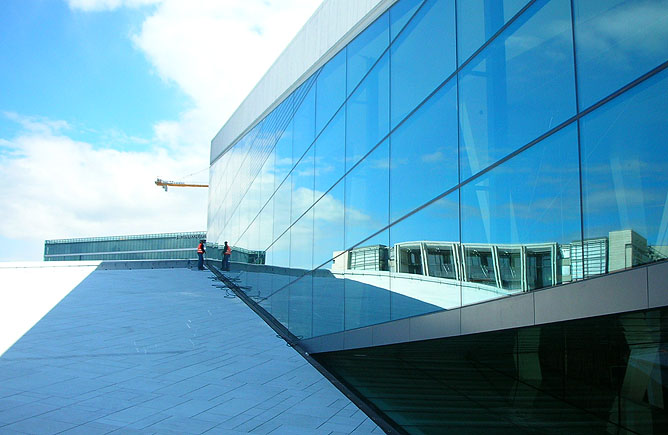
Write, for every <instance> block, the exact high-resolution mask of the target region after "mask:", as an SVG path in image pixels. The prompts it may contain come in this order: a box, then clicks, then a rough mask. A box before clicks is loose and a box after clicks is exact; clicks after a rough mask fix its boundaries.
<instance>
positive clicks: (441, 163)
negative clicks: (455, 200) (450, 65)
mask: <svg viewBox="0 0 668 435" xmlns="http://www.w3.org/2000/svg"><path fill="white" fill-rule="evenodd" d="M454 83H455V81H453V83H452V84H448V85H447V86H444V87H443V88H442V89H441V90H440V91H439V92H438V93H436V94H435V95H434V96H433V97H432V98H430V99H429V100H428V101H427V102H426V103H425V104H424V105H423V106H422V107H421V108H420V109H419V110H418V111H417V112H415V113H414V114H413V115H411V117H410V118H408V119H407V120H406V122H405V123H403V124H402V125H401V126H400V127H399V128H398V129H397V130H396V131H395V132H394V133H392V136H391V139H390V140H391V143H390V145H391V152H390V159H391V162H390V220H391V221H394V220H396V219H398V218H399V217H401V216H403V215H404V214H406V213H408V212H409V211H411V210H413V209H414V208H416V207H418V206H420V205H422V204H423V203H425V202H427V201H429V200H431V199H433V198H435V197H436V196H438V195H440V194H441V193H443V192H445V191H446V190H447V189H448V188H450V187H453V186H455V185H457V181H458V175H457V174H458V168H457V89H456V87H455V86H454Z"/></svg>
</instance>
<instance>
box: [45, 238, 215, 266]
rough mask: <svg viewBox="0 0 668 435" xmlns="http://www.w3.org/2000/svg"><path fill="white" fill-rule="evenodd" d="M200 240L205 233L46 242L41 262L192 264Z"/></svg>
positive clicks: (209, 252) (211, 254)
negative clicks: (120, 261) (186, 262)
mask: <svg viewBox="0 0 668 435" xmlns="http://www.w3.org/2000/svg"><path fill="white" fill-rule="evenodd" d="M202 239H206V233H205V232H191V233H163V234H142V235H132V236H111V237H89V238H80V239H59V240H46V241H45V242H44V261H85V260H91V261H92V260H106V261H114V260H194V259H197V245H198V244H199V241H200V240H202ZM213 255H214V253H213V252H211V251H207V256H209V257H211V256H213Z"/></svg>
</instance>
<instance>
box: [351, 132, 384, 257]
mask: <svg viewBox="0 0 668 435" xmlns="http://www.w3.org/2000/svg"><path fill="white" fill-rule="evenodd" d="M388 184H389V150H388V142H387V141H385V142H383V143H382V144H381V145H380V146H379V147H378V148H376V149H375V150H374V151H373V152H372V153H371V154H370V155H369V156H368V157H367V158H366V159H364V160H363V161H362V162H361V163H360V164H359V166H357V167H356V168H355V169H353V170H352V172H350V173H349V174H348V175H347V176H346V178H345V190H346V196H345V201H346V202H345V204H346V207H345V232H346V234H345V246H346V248H350V247H352V246H353V245H355V244H357V243H359V242H361V241H362V240H364V239H365V238H367V237H368V236H370V235H371V234H373V233H374V232H376V231H378V230H380V229H381V228H383V227H385V226H387V225H388V201H389V197H388V195H389V192H388ZM368 243H370V241H369V242H365V244H368ZM383 244H384V245H387V241H385V243H383Z"/></svg>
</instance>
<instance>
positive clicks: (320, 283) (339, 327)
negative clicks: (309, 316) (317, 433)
mask: <svg viewBox="0 0 668 435" xmlns="http://www.w3.org/2000/svg"><path fill="white" fill-rule="evenodd" d="M333 269H334V268H333V267H332V262H330V263H329V264H327V265H325V267H323V268H322V269H318V270H316V271H315V272H314V273H313V336H319V335H325V334H331V333H333V332H339V331H343V307H344V304H343V296H344V295H343V291H344V290H343V279H341V277H340V275H339V274H338V273H336V272H334V271H333Z"/></svg>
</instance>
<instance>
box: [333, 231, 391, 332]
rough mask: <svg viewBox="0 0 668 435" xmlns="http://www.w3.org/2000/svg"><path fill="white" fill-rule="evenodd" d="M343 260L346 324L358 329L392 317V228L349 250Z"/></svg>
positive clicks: (347, 326) (348, 327)
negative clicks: (390, 242)
mask: <svg viewBox="0 0 668 435" xmlns="http://www.w3.org/2000/svg"><path fill="white" fill-rule="evenodd" d="M342 261H343V263H342V266H344V274H343V277H344V301H345V311H344V312H345V328H346V329H355V328H361V327H363V326H367V325H375V324H377V323H382V322H387V321H389V320H390V290H389V288H390V275H389V274H390V272H389V270H388V269H389V249H388V231H383V233H381V235H379V236H376V237H375V238H374V240H370V241H368V242H365V243H364V244H362V245H360V246H358V247H356V248H354V249H352V250H350V251H347V252H346V253H345V254H344V259H342ZM337 262H338V259H337Z"/></svg>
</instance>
